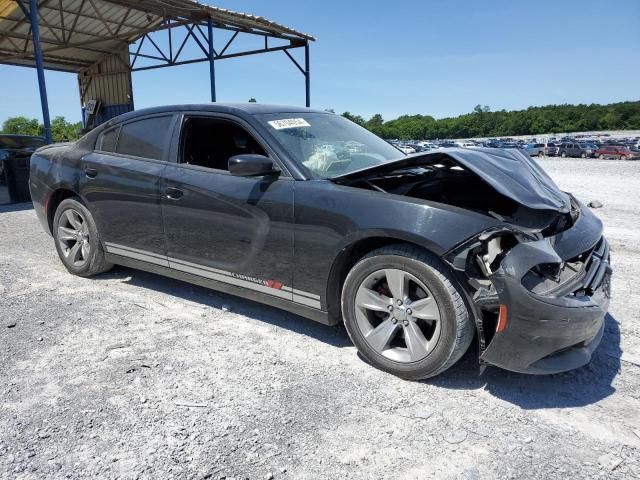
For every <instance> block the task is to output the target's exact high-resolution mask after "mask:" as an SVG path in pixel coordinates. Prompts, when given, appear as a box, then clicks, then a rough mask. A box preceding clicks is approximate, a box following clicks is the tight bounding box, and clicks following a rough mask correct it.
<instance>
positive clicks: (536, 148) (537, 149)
mask: <svg viewBox="0 0 640 480" xmlns="http://www.w3.org/2000/svg"><path fill="white" fill-rule="evenodd" d="M524 150H525V151H526V152H527V153H528V154H529V155H530V156H532V157H543V156H544V144H542V143H530V144H528V145H525V147H524Z"/></svg>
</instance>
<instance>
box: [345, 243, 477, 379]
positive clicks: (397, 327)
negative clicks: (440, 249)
mask: <svg viewBox="0 0 640 480" xmlns="http://www.w3.org/2000/svg"><path fill="white" fill-rule="evenodd" d="M458 288H459V287H457V282H456V281H455V280H454V278H453V277H452V276H451V273H450V272H449V271H448V270H447V268H446V267H445V266H444V265H443V264H442V263H441V262H440V261H439V260H438V259H437V258H435V257H433V256H432V255H430V254H428V253H427V252H425V251H423V250H421V249H418V248H416V247H413V246H410V245H396V246H389V247H384V248H381V249H379V250H376V251H374V252H371V253H370V254H368V255H366V256H365V257H364V258H362V259H361V260H360V261H359V262H358V263H357V264H356V265H355V266H354V267H353V268H352V269H351V271H350V272H349V274H348V275H347V278H346V279H345V283H344V286H343V290H342V312H343V317H344V323H345V327H346V329H347V332H348V333H349V336H350V337H351V340H352V341H353V343H354V345H355V346H356V347H357V348H358V350H359V352H360V353H361V354H362V356H363V357H364V358H365V359H366V360H367V361H369V362H370V363H371V364H372V365H374V366H375V367H377V368H379V369H381V370H384V371H386V372H389V373H392V374H394V375H397V376H399V377H402V378H406V379H411V380H418V379H422V378H428V377H432V376H435V375H438V374H439V373H441V372H443V371H444V370H446V369H447V368H449V367H450V366H451V365H453V364H454V363H455V362H456V361H458V359H459V358H460V357H461V356H462V355H463V354H464V353H465V352H466V350H467V348H468V347H469V344H470V343H471V341H472V339H473V336H474V327H473V323H472V321H471V320H470V318H469V313H468V311H467V308H466V305H465V303H464V301H463V299H462V296H461V294H460V293H459V291H458Z"/></svg>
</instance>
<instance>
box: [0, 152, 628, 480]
mask: <svg viewBox="0 0 640 480" xmlns="http://www.w3.org/2000/svg"><path fill="white" fill-rule="evenodd" d="M542 163H543V165H544V166H545V168H547V169H548V171H549V172H550V173H551V175H552V176H553V177H554V178H555V179H556V180H557V182H558V183H559V184H560V185H561V186H562V187H563V188H565V189H568V190H571V191H573V192H575V193H576V195H577V196H578V197H579V198H581V199H582V200H584V201H590V200H599V201H600V202H602V203H603V205H604V207H603V208H601V209H599V210H598V211H597V213H598V214H599V215H600V216H601V218H602V219H603V220H604V222H605V224H606V231H607V234H608V236H609V239H610V242H611V245H612V249H613V255H614V269H615V278H614V286H613V287H614V295H615V298H614V299H613V301H612V306H611V311H610V315H609V316H608V318H607V328H606V333H605V337H604V340H603V343H602V345H601V346H600V347H599V349H598V350H597V351H596V353H595V356H594V359H593V361H592V363H591V364H590V365H588V366H586V367H584V368H581V369H579V370H576V371H573V372H570V373H566V374H560V375H553V376H542V377H532V376H525V375H518V374H513V373H509V372H506V371H502V370H499V369H496V368H488V369H486V370H485V371H484V372H483V373H481V372H480V371H479V368H478V363H477V359H476V356H477V351H476V350H475V349H474V348H472V349H471V350H470V352H469V353H468V354H467V355H466V356H465V357H464V358H463V359H462V360H461V361H460V362H459V363H458V364H457V365H456V366H454V367H453V368H452V369H450V370H449V371H447V372H445V373H444V374H442V375H441V376H439V377H437V378H436V379H432V380H429V381H425V382H406V381H402V380H399V379H398V378H395V377H393V376H390V375H387V374H385V373H382V372H379V371H377V370H374V369H373V368H371V367H369V366H367V365H366V364H365V363H364V362H363V361H362V360H361V359H360V358H359V357H358V356H357V354H356V351H355V348H354V347H353V346H351V345H350V343H349V340H348V338H347V335H346V333H345V331H344V330H343V329H342V328H336V327H325V326H323V325H320V324H315V323H313V322H311V321H308V320H305V319H302V318H300V317H297V316H295V315H291V314H288V313H284V312H282V311H279V310H276V309H273V308H269V307H265V306H261V305H258V304H256V303H252V302H249V301H246V300H242V299H240V298H236V297H231V296H228V295H224V294H219V293H216V292H213V291H209V290H206V289H204V288H199V287H194V286H191V285H188V284H185V283H182V282H178V281H174V280H169V279H165V278H162V277H159V276H155V275H152V274H147V273H142V272H137V271H134V270H130V269H126V268H115V269H114V270H113V271H112V272H110V273H108V274H105V275H102V276H100V277H97V278H94V279H82V278H78V277H74V276H72V275H70V274H68V273H67V272H66V271H65V270H64V268H63V267H62V264H61V263H60V262H59V261H58V258H57V256H56V252H55V249H54V247H53V243H52V240H51V238H50V237H48V236H47V235H46V234H45V233H44V232H43V231H42V230H41V228H40V225H39V224H38V223H37V220H36V217H35V214H34V212H33V210H32V209H31V208H30V206H29V205H19V206H16V205H13V206H4V207H0V345H1V347H2V348H0V478H29V479H30V478H33V479H36V478H37V479H41V478H88V477H93V478H96V477H100V478H149V479H157V478H225V477H226V478H231V477H233V478H238V479H240V478H251V479H254V478H257V479H260V478H265V479H266V478H275V479H281V478H282V479H307V478H366V479H369V478H401V479H412V478H416V479H417V478H420V479H423V478H434V477H435V478H462V479H470V480H471V479H479V478H518V479H519V478H589V479H591V478H634V477H635V478H638V477H640V455H639V449H640V408H639V407H640V366H639V365H640V317H639V314H638V311H640V297H638V296H637V295H633V294H634V293H635V288H634V287H635V282H636V281H637V279H638V278H640V254H639V253H640V252H639V249H640V210H639V209H638V208H637V201H638V194H640V162H635V163H634V162H617V161H594V160H585V161H581V160H559V159H553V160H543V161H542Z"/></svg>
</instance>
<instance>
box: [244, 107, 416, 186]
mask: <svg viewBox="0 0 640 480" xmlns="http://www.w3.org/2000/svg"><path fill="white" fill-rule="evenodd" d="M256 117H257V118H258V119H259V120H260V121H261V122H262V123H263V124H264V125H265V126H266V128H267V129H268V130H269V131H270V132H271V133H272V134H273V136H274V137H275V138H276V139H277V140H278V142H279V143H280V145H282V147H283V148H284V149H285V150H287V152H288V153H289V155H291V157H293V158H294V159H295V160H296V161H298V162H299V163H301V164H302V165H304V166H305V167H307V168H308V169H309V170H311V171H312V172H314V173H315V174H317V175H318V176H320V177H322V178H333V177H338V176H340V175H345V174H347V173H350V172H354V171H356V170H360V169H363V168H367V167H371V166H374V165H379V164H381V163H385V162H388V161H390V160H397V159H399V158H402V157H404V155H405V154H404V153H402V152H401V151H400V150H398V149H397V148H395V147H394V146H392V145H390V144H389V143H387V142H385V141H384V140H382V139H381V138H380V137H377V136H376V135H374V134H373V133H371V132H369V131H368V130H366V129H364V128H363V127H360V126H359V125H356V124H355V123H353V122H351V121H349V120H347V119H346V118H344V117H341V116H339V115H334V114H331V113H270V114H263V115H256Z"/></svg>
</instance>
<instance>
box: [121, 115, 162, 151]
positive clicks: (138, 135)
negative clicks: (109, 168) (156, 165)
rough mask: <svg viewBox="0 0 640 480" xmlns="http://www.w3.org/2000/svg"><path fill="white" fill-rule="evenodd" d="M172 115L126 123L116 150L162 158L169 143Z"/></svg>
mask: <svg viewBox="0 0 640 480" xmlns="http://www.w3.org/2000/svg"><path fill="white" fill-rule="evenodd" d="M172 118H173V117H172V116H171V115H166V116H160V117H151V118H145V119H143V120H137V121H135V122H130V123H125V124H124V125H123V126H122V128H121V129H120V135H119V136H118V144H117V147H116V152H118V153H122V154H123V155H131V156H134V157H144V158H151V159H154V160H162V159H163V158H164V156H165V151H166V149H167V146H168V145H169V138H170V133H171V132H169V127H170V126H171V121H172Z"/></svg>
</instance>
